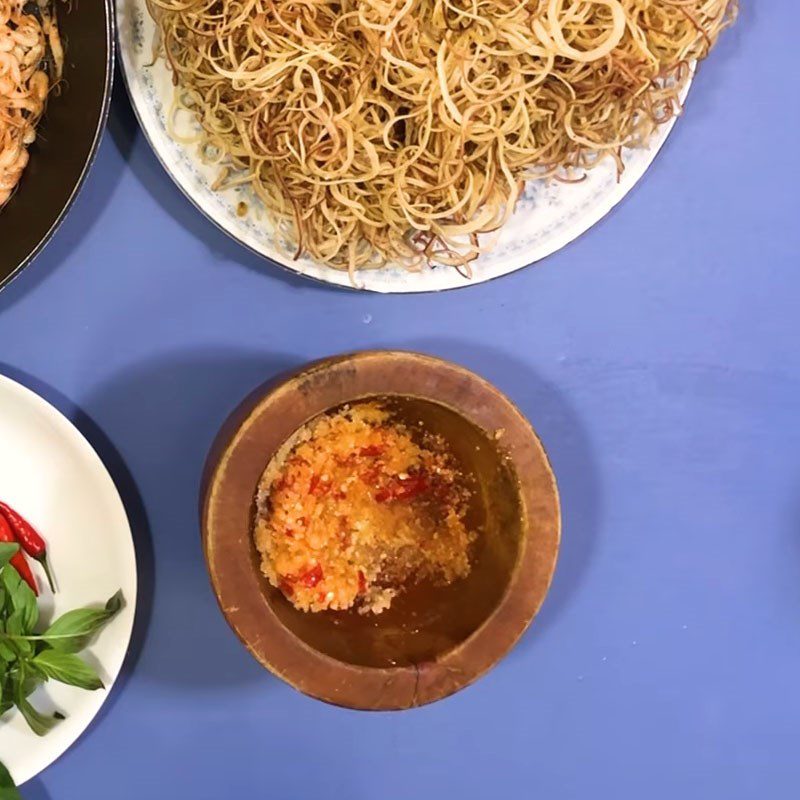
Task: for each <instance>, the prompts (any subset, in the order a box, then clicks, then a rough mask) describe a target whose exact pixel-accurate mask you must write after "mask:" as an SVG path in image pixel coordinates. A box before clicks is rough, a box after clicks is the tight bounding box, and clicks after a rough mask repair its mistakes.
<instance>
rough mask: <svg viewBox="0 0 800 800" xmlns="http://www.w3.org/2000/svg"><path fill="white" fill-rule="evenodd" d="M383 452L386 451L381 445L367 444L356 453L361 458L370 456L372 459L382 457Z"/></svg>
mask: <svg viewBox="0 0 800 800" xmlns="http://www.w3.org/2000/svg"><path fill="white" fill-rule="evenodd" d="M384 450H386V448H385V447H384V446H383V445H381V444H369V445H367V446H366V447H362V448H361V450H359V451H358V452H359V454H360V455H362V456H370V457H373V458H374V457H375V456H382V455H383V453H384Z"/></svg>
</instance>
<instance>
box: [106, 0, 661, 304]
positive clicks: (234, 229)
mask: <svg viewBox="0 0 800 800" xmlns="http://www.w3.org/2000/svg"><path fill="white" fill-rule="evenodd" d="M116 3H117V26H118V30H119V40H120V55H121V60H122V68H123V73H124V75H125V80H126V83H127V86H128V92H129V94H130V97H131V101H132V103H133V107H134V110H135V111H136V115H137V116H138V118H139V122H140V123H141V126H142V129H143V130H144V132H145V135H146V136H147V138H148V139H149V140H150V144H151V145H152V147H153V149H154V150H155V153H156V155H157V156H158V158H159V159H160V161H161V163H162V164H163V166H164V169H166V170H167V172H168V173H169V174H170V175H171V176H172V179H173V180H174V181H175V183H176V184H177V185H178V187H179V188H180V189H181V190H182V191H183V193H184V194H185V195H186V196H187V197H188V198H189V199H190V200H191V201H192V202H193V203H194V204H195V205H196V206H197V207H198V208H199V209H200V210H201V211H202V212H203V213H204V214H205V215H206V216H207V217H208V218H209V219H210V220H211V221H212V222H214V223H216V224H217V225H218V226H219V227H220V228H222V230H224V231H225V232H226V233H228V234H229V235H230V236H232V237H233V238H234V239H236V240H238V241H239V242H241V243H242V244H243V245H245V246H246V247H249V248H250V249H251V250H254V251H255V252H256V253H259V254H260V255H262V256H265V257H266V258H269V259H271V260H272V261H274V262H277V263H278V264H280V265H282V266H284V267H286V268H288V269H290V270H293V271H294V272H297V273H299V274H301V275H305V276H307V277H310V278H314V279H316V280H320V281H325V282H327V283H334V284H338V285H341V286H350V282H349V279H348V276H347V274H346V273H343V272H341V271H338V270H334V269H331V268H330V267H326V266H323V265H321V264H318V263H315V262H314V261H312V260H310V259H308V258H301V259H299V260H298V261H294V260H292V257H291V255H287V249H285V248H284V247H282V246H281V243H280V241H279V239H278V237H277V236H276V234H275V231H274V228H273V227H272V226H270V225H269V223H268V222H267V221H266V220H264V219H263V218H262V219H255V218H253V216H254V215H252V214H251V215H250V216H248V217H245V218H241V217H239V216H238V215H237V214H236V206H237V204H238V203H239V201H240V200H247V202H248V204H250V205H252V204H253V199H252V197H251V196H250V195H249V194H248V195H243V194H242V192H246V190H245V189H238V190H236V189H230V190H228V191H225V192H212V191H211V189H210V186H211V184H212V183H213V181H214V180H215V178H216V175H217V170H215V169H214V168H212V167H208V166H206V165H204V164H203V163H202V162H201V160H200V159H199V158H198V156H197V151H196V147H193V146H191V145H188V146H187V145H182V144H180V143H178V142H176V141H174V140H173V139H172V138H171V137H170V135H169V134H168V133H167V128H166V114H167V113H169V111H170V109H171V108H172V104H173V96H174V88H173V85H172V78H171V73H170V72H169V71H168V69H167V68H166V66H165V63H164V60H163V59H161V58H159V59H158V61H157V62H156V63H155V64H152V63H151V62H152V60H153V40H154V33H155V26H154V23H153V21H152V19H151V18H150V15H149V14H148V12H147V8H146V5H145V0H116ZM187 116H188V115H187ZM673 124H674V120H672V121H671V122H670V123H669V124H667V125H664V126H662V127H661V129H660V130H659V131H658V133H657V135H656V136H655V138H654V139H653V141H652V143H651V145H650V146H649V147H648V148H647V149H644V150H630V151H627V152H626V153H625V154H624V160H625V164H626V167H625V171H624V173H623V175H622V178H621V179H620V180H617V174H616V168H615V166H614V164H613V162H612V160H611V159H605V160H604V162H603V163H602V164H601V165H600V166H598V167H597V168H596V169H594V170H593V171H591V172H590V173H589V176H588V178H587V179H586V180H585V181H583V182H581V183H579V184H564V183H557V182H553V181H550V182H544V181H536V182H531V183H529V185H528V187H527V190H526V192H525V195H524V197H523V198H522V199H521V200H520V202H519V203H518V204H517V209H516V212H515V213H514V216H513V217H512V218H511V220H509V222H508V224H507V225H506V226H505V227H504V228H503V230H502V232H501V235H500V237H499V240H498V241H497V244H496V246H495V247H494V249H493V250H492V251H491V252H490V253H487V254H485V255H483V256H481V257H480V258H479V259H478V260H477V261H476V262H475V263H474V264H473V271H474V274H473V277H472V279H471V280H467V279H465V278H464V277H462V276H461V275H460V274H459V273H458V272H457V271H456V270H455V269H453V268H448V267H438V268H436V269H430V268H427V269H425V270H424V271H423V272H421V273H409V272H408V271H407V270H404V269H403V268H402V267H401V266H399V265H398V266H394V267H391V266H390V267H387V268H386V269H382V270H375V271H364V272H360V273H359V275H358V279H359V288H363V289H368V290H371V291H376V292H428V291H437V290H441V289H454V288H458V287H461V286H469V285H471V284H474V283H481V282H482V281H488V280H491V279H492V278H497V277H499V276H501V275H507V274H508V273H509V272H514V271H515V270H518V269H521V268H522V267H525V266H527V265H528V264H532V263H534V262H536V261H539V260H541V259H543V258H545V257H546V256H549V255H551V254H552V253H555V252H556V251H557V250H560V249H561V248H562V247H564V245H566V244H568V243H569V242H571V241H572V240H573V239H575V238H577V237H578V236H580V235H581V234H582V233H585V232H586V231H587V230H588V229H589V228H591V227H592V225H594V224H595V223H596V222H597V221H598V220H600V219H601V218H602V217H603V216H605V215H606V214H607V213H608V212H609V211H610V210H611V209H612V208H613V207H614V206H615V205H616V204H617V203H619V201H620V200H622V198H623V197H625V195H626V194H627V193H628V192H629V191H630V190H631V189H632V188H633V187H634V186H635V185H636V182H637V181H638V180H639V179H640V178H641V177H642V175H644V173H645V171H646V170H647V168H648V167H649V166H650V164H651V163H652V161H653V159H654V158H655V157H656V154H657V153H658V151H659V149H660V148H661V145H662V144H663V143H664V141H665V140H666V138H667V136H668V135H669V132H670V130H672V126H673ZM177 127H178V130H179V132H180V133H181V134H182V135H183V134H187V135H191V132H192V122H191V120H189V119H188V118H185V119H179V120H178V126H177ZM288 252H289V253H291V249H289V251H288Z"/></svg>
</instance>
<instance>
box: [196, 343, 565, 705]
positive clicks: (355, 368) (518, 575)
mask: <svg viewBox="0 0 800 800" xmlns="http://www.w3.org/2000/svg"><path fill="white" fill-rule="evenodd" d="M372 397H379V398H384V399H386V400H387V401H388V402H390V403H391V404H392V406H393V407H394V408H395V409H396V410H397V411H398V413H400V414H402V415H408V416H409V418H413V419H415V420H420V421H422V422H423V424H424V425H425V427H426V428H427V429H429V430H431V431H433V432H435V433H439V434H441V435H442V436H444V437H445V438H446V439H447V441H448V442H449V444H450V446H451V448H452V449H453V451H454V453H455V456H456V458H457V459H458V460H459V461H460V462H461V466H462V468H463V469H464V470H465V471H466V472H468V473H469V474H470V475H471V478H472V479H473V481H474V484H475V486H476V487H478V490H477V491H475V492H474V493H473V494H474V499H473V501H472V504H471V508H470V512H469V514H470V515H471V517H472V521H473V523H475V525H476V527H477V529H478V530H480V536H479V538H478V542H477V544H476V546H475V550H474V552H473V553H472V558H471V560H472V570H471V572H470V574H469V576H468V577H467V578H465V579H463V580H460V581H456V582H454V583H452V584H450V585H449V586H446V587H441V586H431V585H424V584H419V585H413V586H410V587H407V588H406V589H405V591H404V592H403V593H401V594H400V595H399V596H398V597H397V598H395V600H394V602H393V603H392V607H391V608H390V609H389V610H387V611H385V612H383V613H382V614H380V615H377V616H376V615H360V614H358V613H356V612H355V611H346V612H342V611H336V612H334V611H326V612H321V613H304V612H302V611H298V610H296V609H295V608H294V607H293V606H292V605H291V603H290V602H289V601H288V600H287V599H286V598H285V597H284V596H283V594H282V593H281V592H279V591H278V590H277V589H274V588H273V587H272V586H270V585H269V583H268V582H267V580H266V579H265V578H264V577H263V575H262V574H261V571H260V569H259V556H258V553H257V551H256V548H255V544H254V542H253V536H252V527H253V520H254V515H255V495H256V489H257V486H258V483H259V480H260V479H261V476H262V474H263V472H264V469H265V468H266V466H267V464H268V463H269V461H270V459H271V458H272V457H273V455H274V454H275V453H276V452H277V451H278V450H279V448H280V447H281V445H282V444H283V443H284V442H285V441H286V440H287V439H288V438H289V437H290V436H291V435H292V434H293V433H294V432H295V431H296V430H297V429H298V428H300V427H301V426H302V425H304V424H305V423H307V422H308V421H309V420H311V419H313V418H314V417H316V416H317V415H318V414H320V413H322V412H325V411H328V410H330V409H333V408H336V407H338V406H341V405H342V404H344V403H349V402H353V401H356V400H359V399H364V398H372ZM203 483H204V485H203V491H202V512H201V513H202V532H203V545H204V550H205V556H206V563H207V565H208V570H209V573H210V576H211V582H212V585H213V587H214V591H215V593H216V595H217V599H218V601H219V604H220V608H221V609H222V612H223V614H224V615H225V617H226V619H227V620H228V623H229V624H230V625H231V627H232V628H233V630H234V631H235V632H236V634H237V636H238V637H239V638H240V639H241V641H242V642H243V644H244V645H245V646H246V647H247V649H248V650H249V651H250V652H251V653H252V654H253V656H255V658H256V659H258V661H259V662H260V663H261V664H262V665H263V666H265V667H267V668H268V669H269V670H271V671H272V672H273V673H274V674H275V675H277V676H278V677H280V678H282V679H283V680H285V681H286V682H287V683H289V684H290V685H292V686H293V687H295V688H296V689H298V690H300V691H301V692H304V693H305V694H308V695H310V696H312V697H316V698H318V699H320V700H325V701H327V702H330V703H334V704H336V705H340V706H346V707H349V708H356V709H373V710H389V709H404V708H410V707H412V706H419V705H423V704H425V703H431V702H433V701H435V700H439V699H441V698H443V697H446V696H447V695H450V694H452V693H453V692H456V691H458V690H459V689H462V688H464V687H465V686H467V685H468V684H470V683H472V681H474V680H475V679H476V678H478V677H480V676H481V675H482V674H484V673H485V672H486V671H487V670H489V669H490V668H491V667H493V666H494V665H495V664H496V663H497V662H498V661H499V660H500V659H501V658H502V657H503V656H504V655H506V653H508V651H509V650H510V649H511V648H512V647H513V646H514V644H515V643H516V641H517V640H518V639H519V637H520V636H521V635H522V633H523V632H524V631H525V629H526V628H527V627H528V625H529V624H530V622H531V620H532V619H533V617H534V616H535V615H536V613H537V611H538V610H539V607H540V606H541V604H542V602H543V600H544V597H545V595H546V594H547V590H548V588H549V586H550V581H551V579H552V576H553V570H554V568H555V563H556V557H557V555H558V546H559V537H560V514H559V503H558V492H557V488H556V482H555V478H554V477H553V473H552V471H551V469H550V465H549V464H548V461H547V456H546V455H545V452H544V450H543V448H542V445H541V444H540V442H539V439H538V438H537V436H536V434H535V432H534V431H533V429H532V428H531V426H530V424H529V423H528V421H527V420H526V419H525V417H523V415H522V414H521V413H520V412H519V410H518V409H517V408H516V407H515V406H514V405H513V404H512V403H511V402H510V401H509V400H508V399H507V398H506V397H505V396H504V395H503V394H501V393H500V392H499V391H498V390H497V389H495V388H494V387H493V386H492V385H491V384H489V383H487V382H486V381H485V380H483V379H482V378H480V377H478V376H477V375H475V374H474V373H472V372H469V371H468V370H466V369H464V368H462V367H459V366H457V365H455V364H451V363H448V362H446V361H441V360H439V359H436V358H432V357H430V356H425V355H419V354H416V353H405V352H385V351H381V352H363V353H355V354H352V355H345V356H340V357H336V358H330V359H326V360H324V361H320V362H317V363H314V364H312V365H310V366H308V367H306V368H304V369H303V370H301V371H300V372H297V373H295V374H293V375H290V376H289V377H284V378H282V379H280V380H277V381H272V382H270V383H269V384H267V385H265V386H263V387H261V388H260V389H259V390H257V391H256V392H255V393H254V394H253V395H251V397H250V398H248V399H247V400H246V401H245V402H244V403H243V404H242V405H241V406H240V408H239V409H238V410H237V411H236V412H235V413H234V414H233V416H232V417H231V418H230V419H229V420H228V422H227V423H226V425H225V426H223V429H222V431H221V433H220V435H219V436H218V438H217V441H216V442H215V445H214V446H213V448H212V451H211V454H210V455H209V459H208V462H207V464H206V471H205V476H204V482H203Z"/></svg>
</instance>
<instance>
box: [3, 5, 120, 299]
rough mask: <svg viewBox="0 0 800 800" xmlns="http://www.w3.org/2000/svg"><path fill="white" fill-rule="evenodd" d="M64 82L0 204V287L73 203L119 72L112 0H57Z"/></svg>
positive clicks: (35, 250)
mask: <svg viewBox="0 0 800 800" xmlns="http://www.w3.org/2000/svg"><path fill="white" fill-rule="evenodd" d="M56 5H57V8H58V19H59V26H60V29H61V38H62V40H63V43H64V50H65V64H64V85H63V86H62V89H61V93H60V94H59V95H58V96H51V98H50V100H49V102H48V106H47V110H46V112H45V116H44V118H43V119H42V122H41V124H40V125H39V128H38V136H37V140H36V142H35V143H34V145H33V146H32V147H31V149H30V155H31V159H30V162H29V163H28V167H27V169H26V170H25V172H24V173H23V175H22V181H21V183H20V185H19V186H18V187H17V190H16V191H15V192H14V194H13V195H12V197H11V199H10V200H9V202H8V203H7V204H6V205H5V206H3V208H0V288H2V287H3V286H4V285H5V284H6V283H8V281H10V280H11V278H13V277H14V276H15V275H17V274H18V273H19V272H20V270H22V268H23V267H25V266H26V264H28V263H29V262H30V261H31V260H32V259H33V257H34V256H36V255H37V253H38V252H39V251H40V250H41V249H42V248H43V247H44V246H45V244H47V242H48V241H49V239H50V237H51V236H52V235H53V233H54V232H55V230H56V228H58V226H59V223H60V222H61V220H62V219H63V218H64V216H65V215H66V213H67V211H68V210H69V207H70V205H71V204H72V201H73V200H74V199H75V196H76V195H77V193H78V190H79V189H80V187H81V184H82V183H83V179H84V178H85V177H86V173H87V172H88V171H89V167H91V165H92V161H93V160H94V156H95V153H96V152H97V146H98V144H99V143H100V137H101V136H102V133H103V129H104V128H105V123H106V117H107V116H108V103H109V100H110V98H111V79H112V75H113V73H114V31H113V18H114V16H113V14H112V11H111V0H70V1H69V2H62V0H56Z"/></svg>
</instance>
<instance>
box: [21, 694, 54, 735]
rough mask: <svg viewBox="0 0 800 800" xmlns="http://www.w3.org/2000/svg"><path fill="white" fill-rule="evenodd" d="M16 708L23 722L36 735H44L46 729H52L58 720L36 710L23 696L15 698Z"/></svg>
mask: <svg viewBox="0 0 800 800" xmlns="http://www.w3.org/2000/svg"><path fill="white" fill-rule="evenodd" d="M17 708H18V709H19V710H20V712H21V713H22V716H23V717H25V722H27V723H28V727H29V728H30V729H31V730H32V731H33V732H34V733H35V734H36V735H37V736H44V735H45V734H46V733H47V732H48V731H50V730H52V729H53V726H55V725H56V724H58V720H57V719H56V718H55V717H53V716H49V717H48V716H47V715H46V714H42V713H41V712H40V711H37V710H36V709H35V708H34V707H33V706H32V705H31V704H30V703H29V702H28V700H27V698H25V697H18V698H17Z"/></svg>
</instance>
